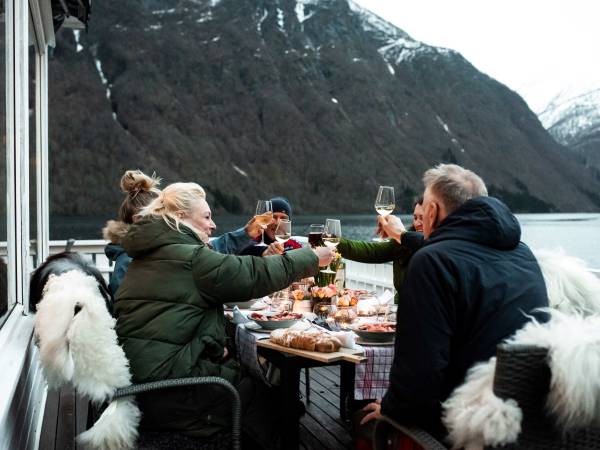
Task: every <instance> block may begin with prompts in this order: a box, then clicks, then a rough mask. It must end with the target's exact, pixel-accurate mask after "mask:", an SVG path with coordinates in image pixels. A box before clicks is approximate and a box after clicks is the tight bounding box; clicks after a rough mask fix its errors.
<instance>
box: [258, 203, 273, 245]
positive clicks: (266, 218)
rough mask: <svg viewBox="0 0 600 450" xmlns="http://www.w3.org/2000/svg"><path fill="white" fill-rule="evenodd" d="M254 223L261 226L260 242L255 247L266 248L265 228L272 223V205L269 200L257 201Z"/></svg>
mask: <svg viewBox="0 0 600 450" xmlns="http://www.w3.org/2000/svg"><path fill="white" fill-rule="evenodd" d="M255 220H256V222H257V223H258V224H259V225H260V226H261V228H262V231H261V238H260V242H259V243H258V244H256V245H259V246H263V247H266V246H267V244H265V228H266V227H267V226H269V225H270V224H271V222H273V205H272V203H271V201H270V200H259V201H258V203H257V204H256V216H255Z"/></svg>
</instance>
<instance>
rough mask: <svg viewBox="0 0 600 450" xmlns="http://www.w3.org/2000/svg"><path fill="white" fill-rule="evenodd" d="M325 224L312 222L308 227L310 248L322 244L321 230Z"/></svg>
mask: <svg viewBox="0 0 600 450" xmlns="http://www.w3.org/2000/svg"><path fill="white" fill-rule="evenodd" d="M324 230H325V225H321V224H316V223H313V224H311V226H310V227H309V229H308V243H309V245H310V246H311V247H312V248H315V247H320V246H322V245H324V244H323V231H324Z"/></svg>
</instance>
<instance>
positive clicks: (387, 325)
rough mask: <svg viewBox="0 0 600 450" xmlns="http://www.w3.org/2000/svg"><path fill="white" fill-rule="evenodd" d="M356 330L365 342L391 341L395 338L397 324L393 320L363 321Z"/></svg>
mask: <svg viewBox="0 0 600 450" xmlns="http://www.w3.org/2000/svg"><path fill="white" fill-rule="evenodd" d="M354 332H355V333H356V334H357V335H358V336H359V337H360V338H361V339H362V340H363V341H365V342H389V341H393V340H394V335H395V334H396V324H395V323H393V322H378V323H363V324H362V325H359V326H358V327H356V328H354Z"/></svg>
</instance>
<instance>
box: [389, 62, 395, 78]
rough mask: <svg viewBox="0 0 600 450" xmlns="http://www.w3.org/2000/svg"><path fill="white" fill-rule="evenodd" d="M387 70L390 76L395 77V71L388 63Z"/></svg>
mask: <svg viewBox="0 0 600 450" xmlns="http://www.w3.org/2000/svg"><path fill="white" fill-rule="evenodd" d="M387 68H388V70H389V71H390V73H391V74H392V75H396V71H395V70H394V67H393V66H392V65H391V64H390V63H387Z"/></svg>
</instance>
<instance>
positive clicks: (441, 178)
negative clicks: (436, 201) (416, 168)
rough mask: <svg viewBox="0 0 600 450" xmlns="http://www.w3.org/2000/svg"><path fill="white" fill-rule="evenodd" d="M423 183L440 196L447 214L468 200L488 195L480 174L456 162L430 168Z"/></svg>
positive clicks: (424, 176)
mask: <svg viewBox="0 0 600 450" xmlns="http://www.w3.org/2000/svg"><path fill="white" fill-rule="evenodd" d="M423 183H424V184H425V188H430V189H431V191H433V192H434V193H435V194H436V195H437V196H438V197H439V198H440V200H441V202H442V203H443V204H444V208H445V209H446V213H447V214H451V213H452V212H454V211H455V210H456V209H457V208H458V207H459V206H461V205H462V204H463V203H465V202H466V201H467V200H470V199H472V198H475V197H487V195H488V192H487V188H486V187H485V183H484V182H483V180H482V179H481V177H480V176H479V175H477V174H476V173H475V172H472V171H470V170H467V169H465V168H464V167H461V166H458V165H456V164H438V165H437V166H435V167H434V168H432V169H429V170H428V171H426V172H425V174H424V175H423Z"/></svg>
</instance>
